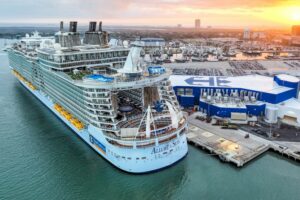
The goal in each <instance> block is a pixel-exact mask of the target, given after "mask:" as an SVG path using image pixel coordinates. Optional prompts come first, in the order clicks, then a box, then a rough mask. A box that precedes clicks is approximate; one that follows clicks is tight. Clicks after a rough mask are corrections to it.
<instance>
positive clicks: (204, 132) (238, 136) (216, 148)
mask: <svg viewBox="0 0 300 200" xmlns="http://www.w3.org/2000/svg"><path fill="white" fill-rule="evenodd" d="M196 116H197V113H194V114H193V115H191V116H189V117H188V121H189V131H188V133H187V140H188V142H189V143H190V144H192V145H194V146H196V147H200V148H202V149H203V150H206V151H208V152H210V153H211V154H212V155H216V156H218V157H219V159H220V160H221V161H223V162H230V163H233V164H235V165H236V166H237V167H242V166H244V165H245V164H246V163H248V162H250V161H251V160H253V159H255V158H257V157H259V156H260V155H262V154H263V153H265V152H266V151H268V150H273V151H275V152H278V153H280V154H282V155H285V156H286V157H289V158H292V159H294V160H296V161H299V160H300V153H299V152H300V144H299V143H290V142H277V141H271V140H266V139H264V138H261V137H258V136H255V135H253V134H249V133H248V132H245V131H243V130H239V129H238V130H232V129H222V128H221V127H220V126H213V125H212V124H211V123H206V122H205V121H201V120H198V119H196V118H195V117H196Z"/></svg>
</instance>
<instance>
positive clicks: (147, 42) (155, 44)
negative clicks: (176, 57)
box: [140, 38, 166, 53]
mask: <svg viewBox="0 0 300 200" xmlns="http://www.w3.org/2000/svg"><path fill="white" fill-rule="evenodd" d="M140 44H141V45H142V46H143V48H144V50H145V52H146V53H148V52H150V51H151V50H153V49H160V50H161V49H163V47H164V46H165V45H166V41H165V40H164V39H163V38H141V40H140Z"/></svg>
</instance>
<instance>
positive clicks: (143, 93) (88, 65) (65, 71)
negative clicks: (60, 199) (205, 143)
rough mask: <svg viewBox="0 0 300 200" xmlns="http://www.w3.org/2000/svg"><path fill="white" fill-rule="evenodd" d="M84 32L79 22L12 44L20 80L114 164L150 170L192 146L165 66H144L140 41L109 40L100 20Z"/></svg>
mask: <svg viewBox="0 0 300 200" xmlns="http://www.w3.org/2000/svg"><path fill="white" fill-rule="evenodd" d="M83 35H84V36H82V35H81V34H80V33H79V32H78V31H77V22H75V21H73V22H70V26H69V30H68V31H65V30H64V24H63V22H61V23H60V30H59V31H58V32H57V33H56V34H55V35H54V37H47V38H45V37H41V36H40V35H39V34H38V33H37V32H35V33H33V34H32V35H31V36H29V35H26V37H24V38H22V39H21V40H20V41H18V42H17V43H15V44H13V45H12V46H11V47H9V48H8V49H7V52H8V56H9V64H10V68H11V69H12V72H13V74H14V75H15V76H16V77H17V78H18V80H19V81H20V83H21V84H22V85H23V86H24V87H25V88H26V89H28V90H29V91H30V92H31V93H32V94H33V95H34V96H35V97H37V99H39V100H40V101H41V102H42V103H43V104H44V105H45V106H46V107H48V108H49V109H50V110H51V111H52V112H53V113H54V114H55V115H56V116H57V117H58V118H59V119H60V120H61V121H63V122H64V123H65V124H66V125H67V126H68V127H70V128H71V129H72V130H73V131H74V132H75V133H76V134H77V135H78V136H79V137H80V138H81V139H82V140H84V141H85V142H86V143H87V144H88V145H89V146H91V147H92V148H93V149H94V150H95V151H96V152H97V153H98V154H100V155H101V156H102V157H103V158H105V159H106V160H107V161H109V162H110V163H111V164H112V165H113V166H115V167H117V168H119V169H121V170H123V171H125V172H129V173H148V172H153V171H158V170H160V169H163V168H166V167H168V166H171V165H173V164H175V163H177V162H178V161H180V160H181V159H183V158H184V157H185V155H186V154H187V152H188V146H187V141H186V134H185V133H186V131H187V122H186V118H185V117H184V115H183V114H182V112H181V111H180V106H179V104H178V101H177V98H176V96H175V93H174V91H173V88H172V87H171V84H170V81H169V75H170V72H169V71H168V70H166V69H165V68H163V67H161V66H146V65H145V64H144V63H143V61H142V59H141V58H140V54H141V51H142V48H141V46H139V45H138V43H136V44H135V45H133V46H132V47H131V49H128V48H126V47H124V46H122V45H114V46H110V45H109V43H108V38H109V35H108V33H107V32H106V31H103V30H102V22H100V23H99V26H98V25H97V22H90V24H89V28H88V30H87V31H86V32H85V33H84V34H83Z"/></svg>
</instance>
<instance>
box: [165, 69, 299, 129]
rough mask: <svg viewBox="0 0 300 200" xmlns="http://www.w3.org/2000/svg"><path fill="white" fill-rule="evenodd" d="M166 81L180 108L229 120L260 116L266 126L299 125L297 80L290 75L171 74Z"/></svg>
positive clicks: (245, 119)
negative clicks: (280, 123)
mask: <svg viewBox="0 0 300 200" xmlns="http://www.w3.org/2000/svg"><path fill="white" fill-rule="evenodd" d="M170 80H171V83H172V85H173V88H174V91H175V93H176V96H177V98H178V101H179V103H180V105H181V106H182V107H185V108H190V107H194V108H197V109H199V111H202V112H204V113H206V114H207V115H209V116H217V117H221V118H229V119H232V120H235V119H237V120H239V119H242V120H244V121H247V120H248V121H251V120H250V119H253V118H254V119H255V118H257V117H259V116H261V117H264V119H265V121H267V122H269V123H276V122H277V120H278V119H281V121H283V122H285V123H288V124H292V125H295V126H300V101H299V100H298V93H299V82H300V80H299V79H298V78H296V77H294V76H290V75H285V74H280V75H276V76H274V77H268V76H262V75H246V76H235V77H224V76H182V75H173V76H171V77H170Z"/></svg>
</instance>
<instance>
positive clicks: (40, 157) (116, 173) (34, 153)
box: [0, 40, 300, 200]
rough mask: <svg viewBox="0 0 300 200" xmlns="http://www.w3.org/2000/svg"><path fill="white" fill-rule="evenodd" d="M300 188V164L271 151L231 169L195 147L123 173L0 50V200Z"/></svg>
mask: <svg viewBox="0 0 300 200" xmlns="http://www.w3.org/2000/svg"><path fill="white" fill-rule="evenodd" d="M0 41H1V40H0ZM1 43H2V44H3V41H1ZM0 47H1V46H0ZM1 48H2V47H1ZM299 185H300V165H299V163H297V162H294V161H291V160H288V159H286V158H283V157H282V156H280V155H278V154H276V153H272V152H268V153H265V154H264V155H263V156H261V157H259V158H258V159H256V160H254V161H252V162H251V163H249V164H247V165H246V166H245V167H243V168H236V167H235V166H233V165H229V164H223V163H221V162H220V161H219V160H218V159H217V158H215V157H212V156H211V155H209V154H207V153H205V152H203V151H202V150H200V149H197V148H195V147H192V146H189V154H188V155H187V157H186V158H185V159H184V160H182V161H181V162H179V163H178V164H176V165H175V166H172V167H171V168H168V169H165V170H163V171H160V172H157V173H153V174H146V175H131V174H127V173H124V172H122V171H120V170H118V169H116V168H114V167H113V166H112V165H110V164H109V163H108V162H107V161H105V160H104V159H102V158H101V157H100V156H99V155H98V154H97V153H96V152H94V151H93V150H92V149H91V148H90V147H89V146H87V145H86V144H85V143H84V142H83V141H81V140H80V139H79V137H77V136H76V135H75V134H74V133H73V132H72V131H71V130H69V129H68V128H67V126H65V125H64V124H63V123H62V122H61V121H59V120H58V119H57V118H56V117H55V115H54V114H52V113H51V112H50V111H49V110H48V109H47V108H46V107H45V106H43V105H42V104H41V103H40V102H39V101H38V100H37V99H36V98H35V97H34V96H32V95H31V94H30V93H29V92H28V91H27V90H26V89H25V88H23V87H22V86H21V84H19V83H18V81H17V79H16V78H15V77H14V76H13V75H12V73H11V72H10V69H9V67H8V59H7V56H6V54H5V53H3V52H0V199H1V200H27V199H28V200H34V199H47V200H52V199H53V200H54V199H64V200H69V199H70V200H77V199H80V200H85V199H87V200H97V199H99V200H100V199H101V200H102V199H290V200H291V199H295V200H296V199H299V196H300V190H299Z"/></svg>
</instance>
